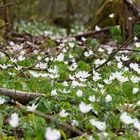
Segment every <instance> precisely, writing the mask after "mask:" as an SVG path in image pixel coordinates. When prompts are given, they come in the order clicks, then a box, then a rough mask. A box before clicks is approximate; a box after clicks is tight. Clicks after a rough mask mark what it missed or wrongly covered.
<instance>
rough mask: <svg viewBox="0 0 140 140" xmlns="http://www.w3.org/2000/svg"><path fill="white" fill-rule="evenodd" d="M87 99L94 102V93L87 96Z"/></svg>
mask: <svg viewBox="0 0 140 140" xmlns="http://www.w3.org/2000/svg"><path fill="white" fill-rule="evenodd" d="M88 100H89V101H91V102H95V100H96V98H95V95H92V96H89V98H88Z"/></svg>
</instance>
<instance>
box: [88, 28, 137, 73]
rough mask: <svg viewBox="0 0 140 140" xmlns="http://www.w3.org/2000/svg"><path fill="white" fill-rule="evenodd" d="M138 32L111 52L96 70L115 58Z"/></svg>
mask: <svg viewBox="0 0 140 140" xmlns="http://www.w3.org/2000/svg"><path fill="white" fill-rule="evenodd" d="M137 32H138V31H137ZM137 32H135V33H133V34H132V35H131V36H130V37H129V38H128V39H127V40H126V41H125V42H124V43H123V44H122V45H121V46H120V47H118V48H117V49H116V50H115V51H114V52H113V53H111V54H110V56H109V57H108V59H107V60H106V61H105V62H104V63H103V64H101V65H100V66H98V67H96V68H95V70H98V69H99V68H101V67H103V66H104V65H106V64H107V63H108V62H109V61H111V60H112V59H113V58H114V56H115V55H116V54H117V52H119V51H120V50H121V49H122V48H123V47H125V46H127V44H128V43H129V42H130V41H131V40H132V39H133V38H134V36H135V35H136V34H137ZM90 72H91V71H90Z"/></svg>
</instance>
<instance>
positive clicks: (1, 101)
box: [0, 97, 6, 105]
mask: <svg viewBox="0 0 140 140" xmlns="http://www.w3.org/2000/svg"><path fill="white" fill-rule="evenodd" d="M5 101H6V100H5V99H4V98H3V97H0V105H2V104H3V103H4V102H5Z"/></svg>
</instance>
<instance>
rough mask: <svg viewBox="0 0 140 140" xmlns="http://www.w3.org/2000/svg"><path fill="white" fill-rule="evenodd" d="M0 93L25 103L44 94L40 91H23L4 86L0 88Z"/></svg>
mask: <svg viewBox="0 0 140 140" xmlns="http://www.w3.org/2000/svg"><path fill="white" fill-rule="evenodd" d="M0 94H1V95H4V96H8V97H9V98H11V99H13V100H15V101H18V102H20V103H22V104H27V103H29V102H30V101H32V100H34V99H36V98H38V97H43V96H45V95H44V94H41V93H33V92H24V91H19V90H11V89H6V88H0Z"/></svg>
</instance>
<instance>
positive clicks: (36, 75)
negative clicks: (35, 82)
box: [29, 71, 40, 78]
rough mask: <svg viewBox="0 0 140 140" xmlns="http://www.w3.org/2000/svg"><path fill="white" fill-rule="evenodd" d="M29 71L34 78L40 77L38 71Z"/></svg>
mask: <svg viewBox="0 0 140 140" xmlns="http://www.w3.org/2000/svg"><path fill="white" fill-rule="evenodd" d="M29 73H30V74H31V75H32V76H33V77H36V78H38V77H40V73H38V72H35V71H29Z"/></svg>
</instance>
